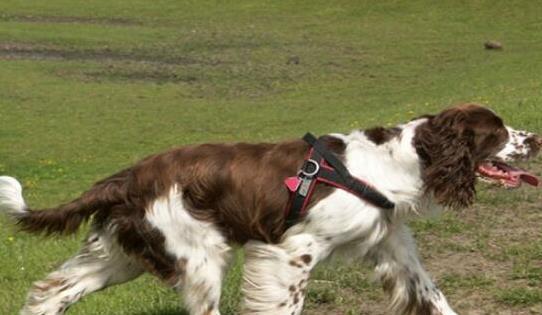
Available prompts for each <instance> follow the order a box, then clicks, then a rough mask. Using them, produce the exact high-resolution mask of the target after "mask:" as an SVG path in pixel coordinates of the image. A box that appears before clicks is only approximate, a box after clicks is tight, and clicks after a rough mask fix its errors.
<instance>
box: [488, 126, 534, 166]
mask: <svg viewBox="0 0 542 315" xmlns="http://www.w3.org/2000/svg"><path fill="white" fill-rule="evenodd" d="M506 129H507V130H508V142H507V143H506V145H505V147H504V148H503V149H502V150H501V151H500V152H499V153H497V155H496V156H497V157H498V158H499V159H501V160H502V161H510V162H514V161H521V160H528V159H530V158H532V157H535V156H536V155H537V154H538V153H539V152H540V148H542V137H539V136H537V135H535V134H534V133H532V132H528V131H522V130H514V129H512V128H510V127H507V128H506Z"/></svg>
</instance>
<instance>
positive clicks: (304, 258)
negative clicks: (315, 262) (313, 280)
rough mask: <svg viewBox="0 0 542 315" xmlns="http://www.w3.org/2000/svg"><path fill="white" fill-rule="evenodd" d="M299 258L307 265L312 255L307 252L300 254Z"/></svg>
mask: <svg viewBox="0 0 542 315" xmlns="http://www.w3.org/2000/svg"><path fill="white" fill-rule="evenodd" d="M299 258H300V259H301V260H302V261H303V262H304V263H305V265H309V264H310V263H311V261H312V256H311V255H309V254H305V255H301V257H299Z"/></svg>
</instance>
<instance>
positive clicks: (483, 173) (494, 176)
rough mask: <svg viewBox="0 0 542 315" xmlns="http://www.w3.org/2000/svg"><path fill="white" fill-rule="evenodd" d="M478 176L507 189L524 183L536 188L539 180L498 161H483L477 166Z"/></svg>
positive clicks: (526, 172)
mask: <svg viewBox="0 0 542 315" xmlns="http://www.w3.org/2000/svg"><path fill="white" fill-rule="evenodd" d="M477 173H478V175H479V176H480V177H481V178H482V179H485V180H487V181H490V182H494V183H499V184H501V185H503V186H505V187H507V188H516V187H519V186H521V183H522V182H525V183H527V184H529V185H532V186H538V184H539V179H538V177H536V176H535V175H533V174H531V173H529V172H528V171H526V170H523V169H520V168H516V167H513V166H511V165H508V164H506V163H504V162H500V161H490V160H488V161H484V162H482V163H481V164H480V165H479V166H478V170H477Z"/></svg>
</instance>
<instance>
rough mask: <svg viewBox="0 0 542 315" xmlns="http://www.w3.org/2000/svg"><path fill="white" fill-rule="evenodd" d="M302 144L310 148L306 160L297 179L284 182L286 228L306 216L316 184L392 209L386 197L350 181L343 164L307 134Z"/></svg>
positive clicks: (363, 185)
mask: <svg viewBox="0 0 542 315" xmlns="http://www.w3.org/2000/svg"><path fill="white" fill-rule="evenodd" d="M303 140H305V142H307V143H308V144H310V145H311V149H310V151H309V154H308V157H307V158H306V159H305V162H304V163H303V166H302V167H301V170H300V171H299V173H298V175H297V177H290V178H287V179H286V181H285V183H286V186H287V187H288V189H289V190H290V192H291V193H292V194H291V196H290V201H289V202H288V205H287V207H286V226H287V227H290V226H292V225H294V224H295V223H296V222H297V221H298V220H299V219H300V218H301V217H303V216H304V215H305V214H306V213H305V212H306V208H307V205H308V203H309V201H310V198H311V196H312V193H313V191H314V187H315V186H316V184H317V183H318V182H322V183H325V184H327V185H330V186H334V187H337V188H340V189H343V190H346V191H348V192H349V193H351V194H354V195H356V196H358V197H359V198H361V199H363V200H365V201H367V202H370V203H371V204H373V205H375V206H377V207H380V208H383V209H393V208H394V207H395V204H394V203H393V202H391V201H390V200H389V199H388V198H386V196H384V195H382V194H381V193H380V192H378V191H377V190H376V189H374V188H373V187H371V186H370V185H369V184H367V183H365V182H363V181H362V180H360V179H357V178H355V177H353V176H352V175H351V174H350V172H349V171H348V170H347V169H346V167H345V166H344V164H343V163H342V162H341V161H340V160H339V159H338V158H337V157H336V156H335V155H334V154H333V153H332V152H331V151H329V150H328V149H327V148H326V147H325V146H324V145H323V144H322V143H321V142H320V141H318V139H316V137H314V136H313V135H312V134H310V133H307V134H306V135H305V136H304V137H303Z"/></svg>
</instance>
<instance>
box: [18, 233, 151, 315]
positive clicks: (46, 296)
mask: <svg viewBox="0 0 542 315" xmlns="http://www.w3.org/2000/svg"><path fill="white" fill-rule="evenodd" d="M141 273H143V269H142V268H141V267H140V266H139V265H138V264H137V263H136V262H135V261H134V260H133V259H132V258H130V257H128V256H126V254H124V252H123V251H122V250H121V249H120V247H119V246H118V245H117V244H116V243H115V242H114V241H113V240H112V238H111V236H110V235H109V234H108V233H106V232H103V231H100V232H98V231H95V232H91V233H90V235H89V237H88V238H87V240H86V241H85V243H84V246H83V248H82V249H81V250H80V251H79V253H78V254H77V255H75V256H74V257H73V258H71V259H69V260H68V261H66V262H65V263H64V264H63V265H62V266H61V267H60V268H59V269H58V270H56V271H54V272H53V273H51V274H50V275H49V276H47V278H45V279H44V280H42V281H38V282H36V283H34V285H33V287H32V289H31V290H30V292H29V294H28V298H27V301H26V304H25V305H24V307H23V309H22V310H21V315H38V314H39V315H62V314H64V312H65V311H66V310H67V309H68V308H69V307H70V306H71V305H72V304H74V303H75V302H77V301H79V300H80V299H81V298H82V297H83V296H85V295H88V294H90V293H92V292H95V291H98V290H101V289H103V288H105V287H107V286H111V285H114V284H120V283H123V282H127V281H129V280H132V279H135V278H137V277H138V276H139V275H140V274H141Z"/></svg>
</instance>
